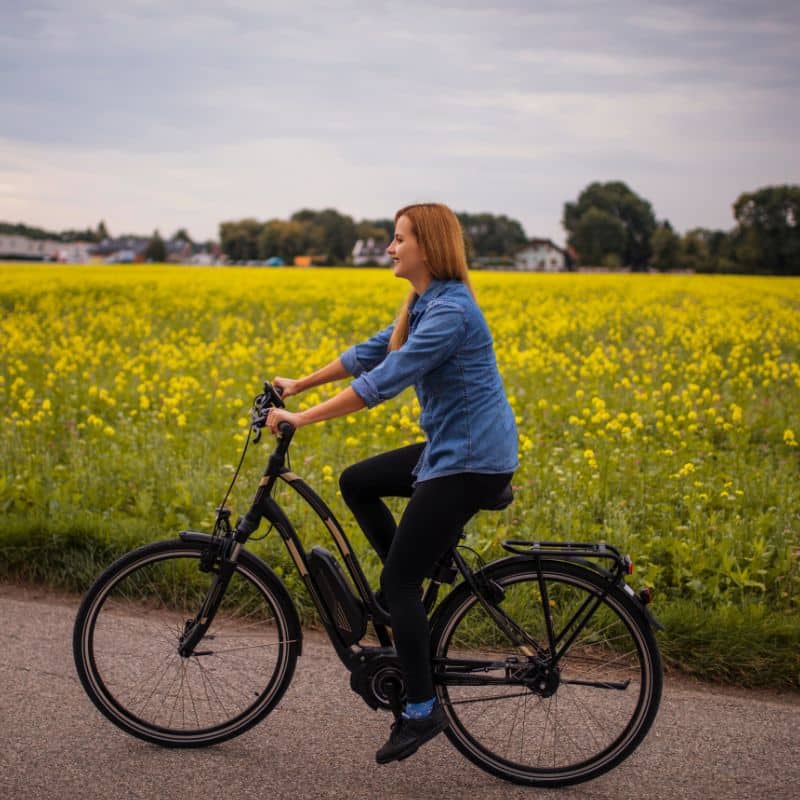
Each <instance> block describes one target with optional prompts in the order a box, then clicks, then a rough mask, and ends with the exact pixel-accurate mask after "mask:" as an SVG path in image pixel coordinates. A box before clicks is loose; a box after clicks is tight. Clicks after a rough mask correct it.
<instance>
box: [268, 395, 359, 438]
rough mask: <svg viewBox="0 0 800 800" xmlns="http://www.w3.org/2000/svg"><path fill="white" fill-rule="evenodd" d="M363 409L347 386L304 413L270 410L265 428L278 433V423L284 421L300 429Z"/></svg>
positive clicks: (357, 397) (281, 409)
mask: <svg viewBox="0 0 800 800" xmlns="http://www.w3.org/2000/svg"><path fill="white" fill-rule="evenodd" d="M364 407H365V403H364V401H363V400H362V399H361V398H360V397H359V396H358V395H357V394H356V393H355V392H354V391H353V389H351V388H350V387H349V386H348V387H347V388H346V389H345V390H344V391H341V392H339V394H337V395H335V396H334V397H331V398H330V399H329V400H325V401H324V402H322V403H318V404H317V405H315V406H311V408H307V409H306V410H305V411H300V412H299V413H295V412H292V411H287V410H286V409H285V408H271V409H270V410H269V412H268V413H267V427H268V428H269V429H270V430H271V431H272V432H273V433H277V432H278V423H279V422H283V421H286V422H288V423H289V424H290V425H293V426H294V427H295V428H302V427H303V426H304V425H310V424H311V423H313V422H322V421H323V420H326V419H335V418H336V417H343V416H345V414H352V413H353V412H354V411H360V410H361V409H362V408H364Z"/></svg>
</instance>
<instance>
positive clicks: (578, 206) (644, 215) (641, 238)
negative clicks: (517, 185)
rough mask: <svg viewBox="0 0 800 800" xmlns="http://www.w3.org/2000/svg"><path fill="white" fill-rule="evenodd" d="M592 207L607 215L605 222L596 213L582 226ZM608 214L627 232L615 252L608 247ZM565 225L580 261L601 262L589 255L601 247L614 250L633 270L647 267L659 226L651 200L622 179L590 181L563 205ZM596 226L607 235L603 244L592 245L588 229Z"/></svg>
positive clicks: (584, 262)
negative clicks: (576, 199) (589, 240)
mask: <svg viewBox="0 0 800 800" xmlns="http://www.w3.org/2000/svg"><path fill="white" fill-rule="evenodd" d="M593 209H594V210H595V211H600V212H603V214H605V215H607V216H606V217H603V218H602V219H603V220H604V222H603V223H602V224H601V223H600V219H601V218H600V217H598V216H597V214H594V215H593V219H592V222H591V224H583V225H582V224H581V223H582V220H583V218H584V217H585V216H586V215H587V214H588V213H589V212H590V211H592V210H593ZM607 217H611V218H613V219H615V220H617V221H618V222H619V223H620V224H621V226H622V229H623V232H624V240H623V242H622V243H621V244H619V245H617V246H616V247H617V249H615V250H613V251H609V250H606V249H605V248H606V246H607V245H608V243H609V241H610V238H609V237H610V236H611V230H612V226H611V224H610V222H609V221H608V219H607ZM562 224H563V226H564V229H565V230H566V231H567V233H568V234H569V236H568V239H567V243H568V244H570V245H572V246H573V247H574V248H575V249H576V250H577V251H578V257H579V260H580V263H581V264H597V263H600V262H598V261H595V260H594V259H593V258H591V257H590V255H594V254H595V253H596V252H597V251H598V250H601V251H604V252H605V253H606V254H610V253H612V252H613V253H615V254H616V255H618V256H619V258H620V259H621V261H622V263H623V264H628V265H630V266H631V267H633V268H634V269H644V268H645V267H646V266H647V263H648V260H649V259H650V254H651V250H650V237H651V236H652V235H653V232H654V231H655V229H656V218H655V214H654V213H653V208H652V206H651V205H650V203H649V202H648V201H647V200H645V199H643V198H642V197H639V195H637V194H636V193H635V192H633V191H632V190H631V189H629V188H628V186H627V185H626V184H625V183H623V182H622V181H611V182H609V183H597V182H596V183H591V184H589V186H587V187H586V188H585V189H584V190H583V191H582V192H581V194H580V195H579V197H578V201H577V202H576V203H565V204H564V217H563V219H562ZM595 228H596V229H597V230H598V231H600V232H602V233H603V235H604V236H605V237H606V238H605V239H604V244H603V245H602V246H600V245H592V244H591V243H590V242H588V240H587V239H586V235H587V232H588V231H589V230H592V229H595ZM587 245H588V246H589V250H588V251H587V250H586V247H587Z"/></svg>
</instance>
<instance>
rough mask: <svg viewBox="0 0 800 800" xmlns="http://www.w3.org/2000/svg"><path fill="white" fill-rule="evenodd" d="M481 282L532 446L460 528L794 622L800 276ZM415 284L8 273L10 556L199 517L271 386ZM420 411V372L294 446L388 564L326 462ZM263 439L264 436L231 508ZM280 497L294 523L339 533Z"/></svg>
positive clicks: (357, 336) (268, 275) (83, 271)
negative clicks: (562, 551) (612, 560)
mask: <svg viewBox="0 0 800 800" xmlns="http://www.w3.org/2000/svg"><path fill="white" fill-rule="evenodd" d="M473 278H474V283H475V288H476V292H477V295H478V299H479V302H480V303H481V306H482V308H483V309H484V312H485V314H486V316H487V319H488V321H489V325H490V327H491V329H492V331H493V334H494V338H495V344H496V351H497V356H498V362H499V366H500V370H501V373H502V375H503V378H504V381H505V385H506V389H507V392H508V395H509V397H510V400H511V403H512V406H513V407H514V409H515V411H516V414H517V420H518V423H519V430H520V451H521V461H522V465H521V467H520V469H519V471H518V473H517V474H516V476H515V480H514V484H515V487H516V488H517V499H516V502H515V503H514V504H513V505H512V506H511V507H510V508H509V509H508V510H507V511H505V512H502V513H499V514H494V515H492V514H484V515H482V516H481V517H480V518H479V519H476V520H475V521H474V522H473V523H472V525H471V526H470V534H469V541H470V543H471V544H472V545H473V546H474V547H475V549H477V550H479V551H481V552H482V553H484V554H485V556H486V557H489V556H493V555H495V554H496V553H498V552H500V551H499V542H500V541H502V539H504V538H526V537H528V538H541V539H573V540H589V541H596V540H599V539H604V540H606V541H608V542H610V543H613V544H616V545H619V546H620V547H622V548H623V549H625V550H628V551H629V552H630V553H631V555H632V556H633V558H634V561H635V562H636V566H637V573H636V581H637V582H638V583H639V584H641V585H643V584H649V585H651V586H653V587H655V590H656V597H657V598H658V597H659V596H660V597H661V598H662V599H663V600H664V602H667V601H669V602H670V603H673V604H680V603H690V604H692V607H694V608H697V609H701V610H702V613H706V612H707V613H709V614H710V613H711V612H712V610H717V611H719V613H729V611H726V609H728V610H730V609H738V611H737V613H738V614H740V616H741V615H742V614H744V615H745V616H747V615H750V616H751V617H752V616H753V615H755V616H756V617H759V615H762V614H766V615H769V614H774V615H778V616H782V617H783V618H784V619H788V620H790V621H792V624H793V625H794V626H795V628H794V629H795V630H796V628H797V621H798V616H799V615H800V610H799V608H798V607H799V606H800V591H798V590H800V570H799V569H798V552H799V551H800V481H799V480H798V477H799V475H800V472H799V471H798V466H799V465H800V452H799V451H800V448H798V439H799V438H800V313H798V312H800V281H798V280H795V279H772V278H749V277H700V276H656V275H583V274H579V275H570V274H565V275H520V274H511V273H476V274H474V276H473ZM406 290H407V284H406V283H405V282H402V281H398V280H397V279H395V278H393V277H392V275H391V273H390V272H389V271H384V270H356V269H311V270H302V269H267V268H265V269H253V268H247V269H244V268H190V267H162V266H145V265H136V266H115V267H83V266H82V267H75V266H65V267H58V266H42V265H5V266H0V303H2V321H1V322H0V342H2V354H1V355H0V398H2V411H1V412H0V414H1V416H0V420H1V421H2V432H1V434H0V449H1V451H2V455H3V460H2V470H0V509H2V511H3V514H4V518H5V520H6V526H5V534H4V533H3V532H0V547H3V548H4V551H3V552H5V553H6V554H10V553H12V551H13V553H15V555H14V557H13V558H12V557H10V556H9V559H7V561H8V563H10V564H11V563H13V565H14V566H13V570H12V571H16V572H18V573H20V574H30V575H35V574H36V570H35V569H32V568H31V567H30V562H31V561H32V560H34V559H35V558H36V553H37V552H39V550H37V549H36V548H34V547H33V546H30V547H28V549H25V542H30V541H34V540H35V541H36V542H38V543H39V544H38V545H37V547H39V548H40V549H41V548H45V549H46V545H45V544H43V543H42V542H45V543H46V542H47V541H50V542H51V543H52V542H57V543H58V546H59V547H66V545H64V542H65V541H68V542H70V543H71V544H70V545H69V547H70V548H72V549H74V547H75V545H76V541H77V540H78V539H80V538H81V536H85V537H86V538H90V539H92V541H94V542H95V543H96V542H97V541H103V542H107V543H108V542H111V543H113V542H114V541H115V539H117V538H118V539H119V540H120V541H122V540H123V539H125V541H128V540H129V539H133V540H140V539H146V538H161V537H164V536H167V535H172V534H173V533H174V532H175V531H176V530H178V529H180V528H182V527H187V526H193V527H208V526H209V525H210V522H211V519H212V517H213V507H214V505H215V504H216V503H217V502H219V500H220V499H221V496H222V494H223V493H224V490H225V488H226V485H227V483H228V482H229V481H230V478H231V475H232V471H233V466H234V465H235V463H236V461H237V459H238V456H239V453H240V450H241V446H242V444H243V442H244V438H245V436H246V432H247V411H248V408H249V404H250V402H251V400H252V397H253V395H254V394H256V393H257V391H258V390H259V388H260V384H261V381H263V380H264V379H265V378H268V379H269V378H272V377H274V376H275V375H283V376H288V377H295V376H300V375H302V374H305V373H307V372H309V371H311V370H313V369H316V368H317V367H319V366H321V365H322V364H324V363H326V362H328V361H329V360H331V359H332V358H334V357H335V356H337V355H338V354H339V353H341V352H342V351H343V350H344V349H345V347H347V346H348V345H350V344H352V343H355V342H357V341H360V340H362V339H364V338H366V337H367V336H369V335H371V334H372V333H373V332H375V331H376V330H378V329H379V328H380V327H383V326H384V325H385V324H387V323H388V322H389V321H391V319H392V318H393V316H394V314H395V313H396V311H397V309H398V307H399V305H400V303H401V301H402V299H403V297H404V295H405V292H406ZM332 391H335V387H322V388H320V389H319V390H317V391H314V392H312V393H310V394H309V395H308V396H301V397H300V398H298V399H297V401H296V402H295V401H294V399H293V400H292V401H290V406H291V405H292V403H293V402H294V405H295V407H303V406H304V405H307V404H311V403H313V402H316V401H318V400H319V399H322V398H324V397H325V396H327V395H328V394H329V393H330V392H332ZM417 411H418V408H417V405H416V401H415V399H414V395H413V392H412V391H411V390H408V391H407V392H404V393H403V394H402V395H401V396H399V397H398V398H396V399H395V400H393V401H391V402H390V403H387V404H385V405H384V406H381V407H378V408H377V409H373V410H372V411H369V412H361V413H360V414H357V415H352V416H350V417H347V418H345V419H342V420H338V421H333V422H329V423H326V424H324V425H319V426H313V427H311V428H306V429H304V430H302V431H301V432H300V433H299V434H298V436H297V437H296V440H295V445H294V447H293V462H292V463H293V467H294V469H295V471H296V472H298V473H300V474H301V475H302V476H303V477H305V478H306V479H307V480H308V481H309V482H310V483H311V484H312V485H313V486H315V487H316V488H317V489H318V490H319V491H320V493H321V494H322V495H323V496H324V497H326V499H328V500H329V501H330V503H331V505H332V507H333V508H334V510H335V512H336V514H337V516H338V517H339V518H340V519H341V521H342V522H343V524H344V525H345V527H346V529H347V530H348V531H349V532H350V533H351V535H352V538H353V540H354V543H355V544H356V547H357V549H358V550H359V551H360V552H362V553H363V554H364V557H365V560H366V563H367V566H368V569H369V570H370V571H371V574H372V575H373V576H375V575H377V568H378V565H377V561H376V560H375V558H374V557H372V556H370V555H369V553H367V552H366V549H367V546H366V543H365V541H364V539H363V538H362V537H361V536H360V535H359V534H357V533H356V531H355V529H354V523H353V522H352V520H351V518H350V517H349V515H348V513H347V511H346V509H345V507H344V505H343V504H342V502H341V499H340V498H339V497H338V496H337V483H336V476H337V475H338V473H339V472H340V471H341V469H342V468H344V467H345V466H346V465H347V464H349V463H351V462H353V461H355V460H358V459H360V458H364V457H367V456H368V455H370V454H373V453H375V452H377V451H380V450H381V449H385V448H390V447H395V446H400V445H402V444H404V443H406V442H412V441H414V440H416V439H417V438H418V437H419V436H420V430H419V428H418V426H417ZM267 439H268V437H265V441H266V440H267ZM266 454H267V449H266V448H265V447H262V446H261V445H259V446H258V448H257V449H256V450H255V451H253V450H251V451H250V454H249V456H248V460H247V462H246V464H245V467H244V473H243V477H242V478H241V479H240V484H239V485H238V487H237V489H236V491H235V492H234V495H233V498H232V504H233V506H234V508H235V510H237V511H240V510H243V506H245V504H246V503H247V502H248V500H249V498H250V495H251V493H252V489H253V486H254V483H255V480H256V478H257V476H258V475H259V474H260V469H261V467H262V462H263V458H264V457H265V456H266ZM287 500H288V498H287ZM398 507H399V506H398ZM290 509H293V510H294V512H295V513H296V514H298V518H297V519H298V525H299V527H300V530H301V534H302V535H303V536H304V537H306V538H307V539H308V540H312V539H313V540H317V539H322V538H323V535H322V534H320V532H319V531H318V530H317V528H316V527H314V528H312V527H311V526H312V519H311V517H309V516H308V515H304V514H303V513H302V511H301V509H299V508H298V507H296V506H295V505H292V504H291V503H290ZM306 528H308V529H306ZM12 534H13V535H12ZM34 534H36V536H38V537H39V538H36V537H35V536H34ZM4 536H5V540H4ZM26 537H27V538H26ZM48 537H49V539H48ZM59 537H62V538H59ZM63 537H66V539H64V538H63ZM126 537H127V538H126ZM72 549H71V550H70V552H72ZM20 554H23V555H20ZM26 562H27V564H28V565H27V566H26ZM70 563H71V564H73V567H74V562H70ZM73 567H70V569H72V568H73ZM65 569H67V568H66V567H65ZM675 607H676V608H677V606H675ZM681 609H683V610H682V611H681V615H683V616H684V617H685V608H684V606H681ZM754 609H756V610H755V611H754ZM656 610H657V611H658V609H656ZM720 610H721V611H720ZM756 622H758V620H756ZM797 668H798V665H797V664H795V666H794V667H793V669H794V670H795V675H796V674H797Z"/></svg>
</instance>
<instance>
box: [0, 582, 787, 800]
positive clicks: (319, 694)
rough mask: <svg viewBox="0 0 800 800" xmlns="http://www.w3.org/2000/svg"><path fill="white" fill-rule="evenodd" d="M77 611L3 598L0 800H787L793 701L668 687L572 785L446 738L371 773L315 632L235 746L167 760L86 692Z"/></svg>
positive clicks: (378, 728)
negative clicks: (608, 766)
mask: <svg viewBox="0 0 800 800" xmlns="http://www.w3.org/2000/svg"><path fill="white" fill-rule="evenodd" d="M77 604H78V601H77V600H76V599H75V598H70V597H66V598H65V597H58V596H55V595H52V594H50V593H44V592H42V591H39V590H33V589H22V588H19V587H15V586H8V585H2V584H0V621H2V624H1V625H0V798H9V800H12V799H13V800H27V798H85V799H86V800H93V798H103V800H105V799H106V798H137V800H138V799H139V798H142V799H143V798H170V800H181V799H182V798H192V800H202V798H212V797H213V798H216V797H224V798H226V800H232V799H234V798H256V797H257V798H268V799H269V800H282V799H283V798H292V800H296V799H297V798H338V799H340V800H344V799H345V798H364V800H372V798H376V799H377V798H381V799H383V798H387V799H388V798H414V799H415V800H416V799H417V798H436V800H449V799H450V798H458V800H463V798H468V799H469V800H478V799H479V798H480V800H484V798H485V799H486V800H494V799H495V798H497V799H499V798H503V800H513V799H516V798H534V797H547V798H559V799H561V798H568V799H569V800H573V799H577V798H581V799H582V800H585V799H586V798H598V800H601V799H603V800H605V799H606V798H608V800H621V799H623V798H638V797H641V798H648V800H649V799H650V798H658V800H670V798H681V800H684V798H685V799H687V800H691V799H692V798H704V799H705V800H709V799H711V800H717V798H719V799H720V800H727V798H743V799H744V798H747V800H752V798H762V797H763V798H765V799H766V800H784V799H787V800H788V798H792V799H793V800H796V799H797V798H800V696H798V695H796V694H779V693H774V692H750V691H744V690H733V689H724V688H720V687H716V686H709V685H705V684H699V683H692V682H690V681H687V680H686V679H684V678H677V677H674V676H667V681H666V686H665V693H664V698H663V701H662V705H661V710H660V712H659V716H658V718H657V720H656V722H655V724H654V726H653V728H652V729H651V732H650V734H649V735H648V737H647V738H646V739H645V741H644V743H643V744H642V745H641V746H640V748H639V749H638V750H637V752H636V753H634V755H633V756H631V757H630V758H629V759H628V760H627V761H625V762H624V763H623V764H621V765H620V766H619V767H617V768H616V769H615V770H613V771H612V772H611V773H609V774H607V775H605V776H602V777H601V778H598V779H597V780H595V781H593V782H590V783H585V784H581V785H579V786H576V787H571V788H567V789H559V790H552V789H551V790H540V789H530V788H522V787H518V786H514V785H512V784H509V783H505V782H503V781H501V780H498V779H495V778H493V777H492V776H490V775H487V774H485V773H483V772H481V771H480V770H478V769H477V768H475V767H473V766H472V765H471V764H470V763H469V762H468V761H466V760H465V759H464V758H463V757H462V756H461V755H460V754H459V753H458V752H457V751H456V750H455V749H453V747H452V746H451V745H450V744H449V742H448V741H447V739H446V738H445V737H443V736H440V737H438V738H437V739H435V740H434V741H433V742H431V743H430V744H429V745H427V746H426V747H425V748H423V749H422V750H420V751H419V752H418V753H417V754H416V755H415V756H414V757H413V758H411V759H408V760H406V761H403V762H401V763H396V764H391V765H387V766H383V767H379V766H377V765H376V764H375V762H374V760H373V758H374V752H375V749H376V748H377V746H379V745H380V744H382V742H383V741H384V739H385V738H386V734H387V732H388V726H389V722H390V717H388V716H387V715H385V714H382V713H378V712H374V711H372V710H370V709H369V708H367V706H366V705H364V703H363V701H362V700H361V699H360V698H358V697H357V696H356V695H354V694H353V693H352V692H351V691H350V689H349V685H348V676H347V674H346V673H345V671H344V669H343V668H342V667H341V665H340V664H339V662H338V661H337V660H336V658H335V656H334V655H333V651H332V649H331V648H330V646H329V645H328V644H327V643H326V640H325V639H324V638H323V637H322V636H320V635H319V634H318V633H313V632H311V633H308V632H307V633H306V640H305V644H304V650H303V656H302V657H301V659H300V661H299V663H298V668H297V672H296V673H295V678H294V682H293V684H292V686H291V687H290V688H289V691H288V692H287V694H286V696H285V697H284V698H283V700H282V701H281V703H280V705H279V706H278V707H277V709H275V711H274V712H273V713H272V714H271V715H270V716H269V717H267V719H266V720H264V721H263V722H262V723H261V724H260V725H258V726H256V727H255V728H254V729H252V730H250V731H249V732H248V733H246V734H244V735H243V736H240V737H239V738H237V739H234V740H232V741H229V742H226V743H224V744H222V745H218V746H216V747H212V748H210V749H206V750H166V749H161V748H158V747H156V746H153V745H149V744H146V743H145V742H141V741H139V740H138V739H134V738H132V737H130V736H128V735H126V734H124V733H122V732H121V731H119V730H117V729H116V728H115V727H114V726H113V725H111V723H109V722H107V721H106V720H105V718H104V717H102V716H101V715H100V714H99V712H97V711H96V710H95V708H94V706H93V705H92V704H91V702H90V701H89V699H88V698H87V697H86V695H85V694H84V693H83V690H82V688H81V686H80V684H79V682H78V679H77V677H76V674H75V668H74V665H73V662H72V650H71V633H72V623H73V620H74V615H75V611H76V608H77Z"/></svg>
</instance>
